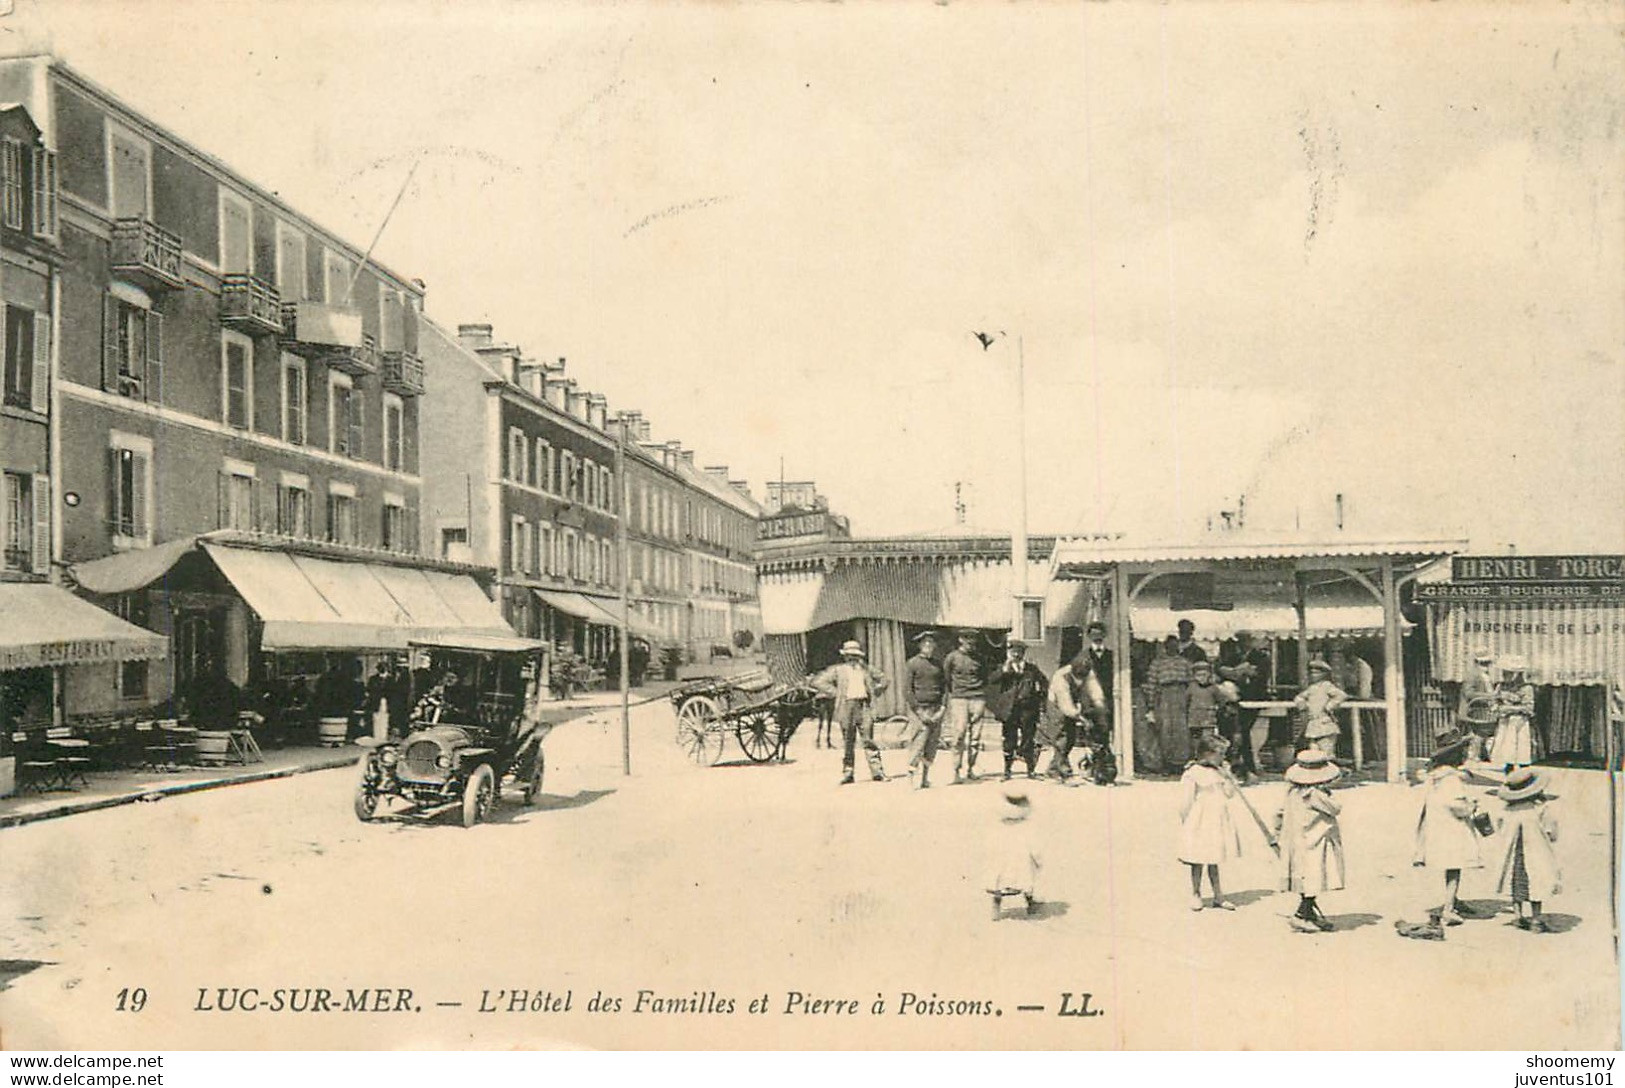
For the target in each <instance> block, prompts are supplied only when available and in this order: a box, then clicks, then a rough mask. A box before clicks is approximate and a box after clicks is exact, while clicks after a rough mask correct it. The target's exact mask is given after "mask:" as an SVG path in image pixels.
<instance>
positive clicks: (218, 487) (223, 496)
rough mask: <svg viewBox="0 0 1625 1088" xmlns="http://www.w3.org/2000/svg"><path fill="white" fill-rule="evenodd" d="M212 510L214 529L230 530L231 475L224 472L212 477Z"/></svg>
mask: <svg viewBox="0 0 1625 1088" xmlns="http://www.w3.org/2000/svg"><path fill="white" fill-rule="evenodd" d="M214 509H215V521H214V527H215V528H216V529H229V528H231V474H230V473H228V472H226V471H225V470H221V471H220V472H217V473H215V476H214Z"/></svg>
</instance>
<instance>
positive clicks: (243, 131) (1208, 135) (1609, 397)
mask: <svg viewBox="0 0 1625 1088" xmlns="http://www.w3.org/2000/svg"><path fill="white" fill-rule="evenodd" d="M9 11H10V13H9V14H8V15H5V16H4V17H0V38H4V39H9V40H7V41H4V42H0V48H5V49H8V50H11V51H16V50H21V49H27V48H34V47H41V46H44V47H49V48H52V49H54V50H56V51H57V52H58V54H59V55H61V56H62V57H63V58H64V59H66V60H67V61H68V62H69V63H70V64H72V65H74V66H75V67H76V68H77V69H78V70H79V71H81V72H82V73H83V74H85V75H86V76H88V77H89V78H91V79H92V80H94V81H96V82H98V83H100V84H101V85H103V86H105V87H107V88H108V89H110V90H112V91H114V92H115V93H117V94H119V95H120V96H121V97H123V98H124V99H126V100H127V101H128V102H130V103H131V104H132V105H134V106H135V107H137V108H138V109H140V110H142V111H143V112H145V113H147V114H148V115H149V116H151V117H152V118H153V119H155V120H156V121H157V122H159V123H160V124H162V125H164V126H166V127H168V128H170V129H172V130H173V131H175V132H177V133H179V134H180V135H182V136H184V137H185V138H187V139H189V140H191V141H193V142H194V143H196V144H198V145H200V146H201V147H203V148H205V149H207V150H209V151H210V152H211V153H213V154H215V155H217V156H218V157H220V158H222V159H223V160H225V161H226V162H227V163H229V164H231V165H232V166H233V167H234V168H236V169H238V170H240V171H242V172H243V173H244V174H245V175H246V176H248V177H250V178H252V179H254V180H255V181H256V182H258V183H259V184H261V185H263V186H265V187H266V188H269V189H271V190H273V191H276V192H278V193H280V194H281V195H282V196H283V197H284V198H285V199H287V200H289V201H290V202H291V203H293V204H294V205H295V206H296V207H298V208H300V209H301V210H303V211H305V212H307V213H308V214H310V215H311V216H312V217H314V218H315V219H316V220H317V221H318V222H321V223H323V224H324V225H327V226H329V227H331V228H333V229H335V230H337V231H338V232H340V233H341V234H342V235H343V236H345V237H346V238H348V239H350V240H352V241H353V242H355V243H357V244H358V245H362V246H364V245H365V244H366V243H367V241H368V240H369V239H371V238H372V236H373V234H374V232H375V231H376V230H377V229H378V226H379V223H380V221H381V220H382V218H383V216H384V214H385V212H386V210H387V209H388V207H389V205H390V203H391V201H393V200H394V199H395V197H396V195H397V193H398V192H400V191H401V186H402V183H403V182H404V181H405V179H406V177H407V175H408V172H409V171H411V169H412V165H413V164H414V163H417V164H418V166H417V170H416V173H415V174H413V176H412V180H411V182H410V184H409V185H408V186H407V188H406V190H405V195H404V197H403V198H402V200H401V203H400V206H399V208H398V210H397V211H396V212H395V214H394V216H393V218H392V219H391V220H390V221H389V222H388V225H387V227H386V228H385V230H384V233H383V235H382V237H381V240H380V242H379V245H378V249H377V253H378V256H379V258H380V259H381V260H383V261H384V262H385V263H386V264H388V265H389V266H390V267H391V268H393V269H395V270H396V271H399V272H402V273H404V274H406V275H408V276H418V277H421V278H422V279H423V280H425V281H426V282H427V284H428V296H427V311H428V313H429V314H430V316H431V317H433V318H434V319H435V320H437V321H439V322H440V323H442V324H444V325H447V326H455V325H456V324H457V323H459V322H466V321H488V322H490V323H492V324H493V325H494V326H495V327H496V333H497V335H498V336H499V337H500V338H503V339H506V340H509V341H512V342H517V343H518V344H520V345H521V346H522V347H523V348H524V349H525V350H526V351H527V352H528V353H530V354H532V355H534V356H541V357H558V356H563V357H565V358H567V359H568V367H569V371H570V373H571V374H572V375H573V376H575V377H577V378H578V379H579V380H580V381H581V382H582V383H583V385H584V386H585V387H587V388H589V389H594V390H597V391H600V392H603V393H605V394H606V395H607V396H608V397H609V399H610V405H611V409H612V410H614V409H617V408H635V409H640V410H642V411H643V412H644V413H645V415H647V416H648V417H650V418H651V419H652V420H653V424H654V430H655V437H657V438H660V439H666V438H676V439H679V440H681V441H682V442H683V443H684V444H685V445H687V446H690V447H692V448H694V449H695V450H696V451H697V457H698V460H699V461H700V462H701V463H703V464H727V465H729V466H730V467H731V468H732V469H733V470H734V474H735V475H736V476H743V477H744V478H747V479H748V480H750V481H751V483H752V485H753V486H754V487H755V488H756V490H757V493H758V494H760V493H761V487H762V484H763V482H764V481H765V480H767V479H769V478H776V477H777V476H778V475H779V473H780V465H781V460H782V465H783V471H784V472H785V473H786V475H788V476H789V478H791V479H814V480H817V481H818V483H819V484H820V487H821V489H822V490H823V491H824V493H825V494H826V495H828V496H829V498H830V500H831V503H832V505H833V506H834V507H835V508H836V509H838V510H840V511H842V512H844V513H846V514H848V515H849V516H850V517H851V518H852V520H853V524H854V529H855V530H856V531H857V532H859V533H861V534H879V533H893V532H917V531H922V530H933V529H944V528H947V527H949V526H951V525H952V524H953V522H954V519H955V513H954V488H955V484H956V482H957V483H960V484H962V485H963V491H964V494H965V495H966V496H967V497H968V506H969V510H968V518H967V520H968V521H969V522H970V523H972V524H974V525H977V526H983V527H996V528H999V527H1008V526H1011V525H1013V524H1014V523H1015V521H1016V518H1017V516H1018V510H1019V502H1018V496H1019V493H1020V491H1019V481H1020V477H1021V469H1020V462H1021V457H1020V453H1021V451H1022V450H1023V448H1025V450H1026V452H1027V465H1028V477H1029V486H1028V496H1029V524H1030V526H1031V527H1032V530H1033V531H1034V532H1096V531H1112V532H1123V533H1126V534H1129V535H1131V536H1136V537H1141V538H1157V539H1170V538H1182V537H1188V536H1190V535H1191V534H1193V533H1196V532H1200V531H1202V530H1203V529H1204V528H1205V527H1206V525H1207V524H1208V523H1209V522H1210V521H1211V520H1212V519H1213V518H1214V517H1215V516H1216V515H1217V512H1218V511H1221V510H1227V509H1228V510H1233V509H1235V508H1236V507H1237V505H1238V502H1239V501H1241V498H1242V496H1245V510H1246V522H1247V527H1248V529H1249V530H1260V531H1298V532H1306V533H1325V532H1332V531H1334V530H1335V529H1336V526H1335V517H1336V514H1335V511H1336V509H1337V503H1336V497H1337V496H1338V495H1341V496H1343V504H1342V510H1343V517H1344V524H1343V531H1344V532H1346V533H1354V534H1361V535H1368V536H1375V535H1405V536H1412V537H1416V536H1436V535H1440V534H1449V535H1459V536H1462V537H1464V538H1466V539H1468V540H1469V541H1470V543H1471V545H1472V546H1473V548H1474V549H1475V550H1483V551H1491V550H1494V551H1499V550H1503V549H1506V548H1508V547H1513V548H1516V549H1517V550H1520V551H1524V552H1538V551H1547V552H1567V551H1576V552H1579V551H1610V552H1612V551H1625V108H1622V107H1625V79H1622V78H1621V77H1622V76H1625V35H1622V33H1621V31H1622V15H1621V9H1620V8H1619V7H1618V5H1606V4H1600V3H1585V2H1582V3H1575V4H1568V5H1556V4H1545V3H1531V4H1528V5H1492V4H1482V5H1469V4H1454V5H1432V6H1423V5H1414V4H1387V5H1384V4H1373V5H1359V6H1356V5H1338V4H1317V5H1298V4H1286V5H1275V4H1263V3H1241V4H1228V5H1217V4H1203V3H1195V4H1187V5H1178V6H1160V5H1152V4H1142V3H1133V2H1129V3H1114V4H1087V5H1085V4H1076V3H1062V2H1049V3H1014V4H1001V5H992V4H964V3H958V2H949V3H902V2H891V3H876V4H866V5H854V4H812V3H807V4H755V3H732V4H730V3H707V4H699V3H690V4H680V3H675V4H666V5H643V4H606V5H599V6H592V7H589V6H585V5H571V4H541V3H518V2H512V0H509V2H505V3H492V2H489V0H487V2H479V0H475V2H470V3H459V4H452V3H445V2H438V3H429V2H418V0H368V2H366V3H363V2H360V0H332V2H324V3H314V2H299V0H283V2H279V3H275V4H272V3H259V2H250V0H224V2H208V3H201V2H190V0H177V2H163V3H155V2H122V3H102V2H85V0H49V2H48V3H40V2H38V0H16V2H15V4H14V5H13V6H11V7H10V8H9ZM974 331H986V332H990V333H992V332H998V331H1002V332H1004V333H1005V335H1004V336H1003V337H998V338H995V340H994V341H993V344H992V346H991V347H989V348H987V349H985V350H984V349H983V348H982V346H981V345H980V343H979V342H978V341H977V340H976V339H975V337H974V336H973V335H972V334H973V332H974ZM1018 374H1020V375H1023V376H1024V383H1018ZM1022 389H1024V390H1025V413H1024V418H1025V423H1026V426H1025V442H1023V436H1022V433H1021V429H1020V428H1019V427H1018V420H1020V419H1022V418H1023V414H1021V413H1018V409H1017V404H1018V396H1019V391H1020V390H1022Z"/></svg>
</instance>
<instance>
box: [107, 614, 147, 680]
mask: <svg viewBox="0 0 1625 1088" xmlns="http://www.w3.org/2000/svg"><path fill="white" fill-rule="evenodd" d="M114 610H115V611H116V612H117V613H118V616H119V618H120V619H122V620H124V621H126V622H128V623H133V624H135V625H136V626H137V627H146V626H147V620H148V613H149V608H148V605H147V593H146V590H140V591H137V592H135V593H126V594H124V595H123V596H121V597H119V598H118V603H117V604H116V605H115V606H114ZM115 683H116V684H117V687H118V697H119V698H120V699H145V698H146V697H147V662H145V661H125V662H121V663H120V664H119V667H118V672H117V674H116V680H115Z"/></svg>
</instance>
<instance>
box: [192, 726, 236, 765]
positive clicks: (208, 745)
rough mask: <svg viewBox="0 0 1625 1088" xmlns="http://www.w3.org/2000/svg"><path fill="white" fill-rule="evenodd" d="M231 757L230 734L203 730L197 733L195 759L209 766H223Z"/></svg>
mask: <svg viewBox="0 0 1625 1088" xmlns="http://www.w3.org/2000/svg"><path fill="white" fill-rule="evenodd" d="M230 758H231V734H230V733H218V732H214V731H213V730H204V731H202V732H199V733H198V735H197V759H198V762H199V763H206V764H209V765H210V766H223V765H224V764H226V763H227V762H229V761H230Z"/></svg>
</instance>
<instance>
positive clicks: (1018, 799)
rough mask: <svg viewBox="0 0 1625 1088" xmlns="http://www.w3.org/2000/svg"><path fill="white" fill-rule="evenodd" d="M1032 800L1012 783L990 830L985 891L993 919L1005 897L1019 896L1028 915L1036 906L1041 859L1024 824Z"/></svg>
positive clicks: (1001, 910)
mask: <svg viewBox="0 0 1625 1088" xmlns="http://www.w3.org/2000/svg"><path fill="white" fill-rule="evenodd" d="M1031 815H1032V802H1031V801H1030V800H1028V797H1027V791H1026V790H1025V789H1022V788H1020V787H1016V786H1011V787H1007V788H1006V789H1005V790H1004V793H1003V796H1002V798H1001V800H1000V802H999V822H998V824H997V826H996V827H995V828H994V830H993V838H992V843H991V847H992V849H991V851H990V853H991V860H992V865H991V867H990V868H991V872H990V873H989V879H988V883H987V892H988V894H989V895H991V896H992V897H993V920H994V921H995V922H997V921H998V920H999V919H1000V918H1001V917H1003V910H1004V900H1005V897H1006V896H1015V895H1019V896H1021V897H1022V899H1023V900H1024V901H1025V902H1026V905H1027V913H1028V914H1029V915H1030V914H1032V913H1033V912H1035V911H1036V910H1037V909H1038V898H1037V891H1038V870H1039V868H1040V866H1041V864H1042V863H1041V862H1040V860H1039V857H1038V853H1037V850H1036V849H1035V848H1034V846H1033V843H1032V836H1031V828H1030V826H1029V825H1028V823H1027V820H1028V818H1029V817H1030V816H1031Z"/></svg>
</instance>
